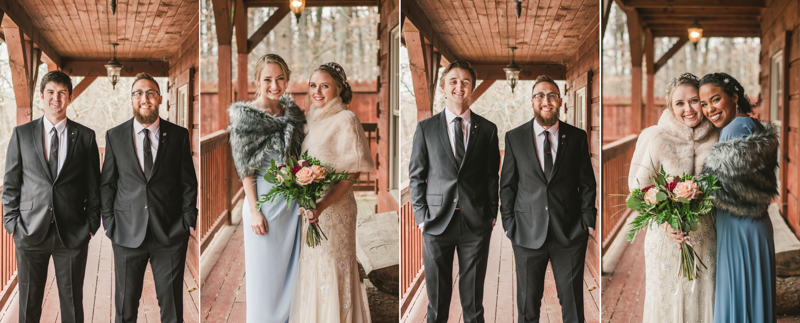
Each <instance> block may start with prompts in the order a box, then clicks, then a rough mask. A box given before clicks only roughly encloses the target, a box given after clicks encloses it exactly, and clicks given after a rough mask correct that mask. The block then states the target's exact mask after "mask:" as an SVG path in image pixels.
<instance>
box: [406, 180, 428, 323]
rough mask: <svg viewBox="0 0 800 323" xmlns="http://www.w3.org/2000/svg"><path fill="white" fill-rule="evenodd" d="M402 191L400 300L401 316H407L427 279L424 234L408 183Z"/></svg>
mask: <svg viewBox="0 0 800 323" xmlns="http://www.w3.org/2000/svg"><path fill="white" fill-rule="evenodd" d="M401 187H402V189H401V191H400V205H401V206H400V239H401V242H400V243H401V245H402V246H401V248H400V287H401V288H403V298H402V299H401V300H400V313H401V314H400V315H401V317H402V315H403V314H405V312H406V310H407V309H408V306H409V305H410V304H411V300H412V299H413V298H414V295H415V294H416V293H417V290H418V289H419V286H420V285H421V283H422V281H423V280H424V279H425V271H424V270H422V269H423V268H422V265H423V262H422V232H421V231H420V230H419V229H418V228H417V225H416V221H414V208H413V207H412V206H411V198H410V195H409V191H408V182H405V183H403V184H402V185H401Z"/></svg>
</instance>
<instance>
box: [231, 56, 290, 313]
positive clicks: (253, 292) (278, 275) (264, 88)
mask: <svg viewBox="0 0 800 323" xmlns="http://www.w3.org/2000/svg"><path fill="white" fill-rule="evenodd" d="M290 74H291V71H289V68H288V67H287V65H286V62H285V61H284V60H283V58H281V57H280V56H278V55H274V54H267V55H265V56H263V57H261V58H260V59H259V60H258V62H257V63H256V73H255V78H256V82H257V84H258V92H257V94H256V99H255V100H253V101H251V102H236V103H233V104H232V105H231V106H230V109H228V113H229V115H230V126H228V132H230V144H231V152H232V155H233V160H234V165H235V166H236V171H237V172H238V174H239V177H241V178H242V185H243V186H244V193H245V200H244V205H243V207H242V221H243V222H244V247H245V248H244V250H245V267H246V273H247V275H246V279H245V280H246V287H247V303H246V306H247V322H251V323H255V322H258V323H285V322H287V321H288V320H289V310H290V309H291V300H292V294H293V291H294V284H295V280H296V277H297V266H298V262H299V259H300V258H299V257H300V236H301V234H300V228H301V225H300V220H301V218H300V216H298V212H297V211H298V209H299V207H298V205H297V204H296V203H295V202H291V203H290V205H289V206H288V207H287V205H286V201H285V200H283V199H279V200H276V201H275V203H271V202H267V203H264V204H263V205H262V206H261V209H260V210H258V209H256V201H258V200H259V198H260V196H261V195H263V194H266V193H267V192H268V191H269V190H270V189H271V188H272V186H273V184H270V183H268V182H267V181H265V180H264V170H265V169H267V168H268V167H269V165H270V161H271V160H275V162H276V163H277V164H279V165H280V164H284V163H285V161H286V159H287V158H288V157H290V156H299V150H300V145H301V144H302V142H303V137H304V134H303V124H304V123H305V116H304V114H303V111H302V110H300V108H299V107H298V106H297V105H296V104H295V103H294V102H293V101H291V100H290V99H289V98H288V97H285V96H283V94H284V92H285V91H286V87H287V85H288V82H289V75H290Z"/></svg>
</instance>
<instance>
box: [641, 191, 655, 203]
mask: <svg viewBox="0 0 800 323" xmlns="http://www.w3.org/2000/svg"><path fill="white" fill-rule="evenodd" d="M657 194H658V190H652V189H651V190H647V193H644V200H645V201H646V202H647V203H650V204H652V205H656V204H657V203H658V197H656V195H657Z"/></svg>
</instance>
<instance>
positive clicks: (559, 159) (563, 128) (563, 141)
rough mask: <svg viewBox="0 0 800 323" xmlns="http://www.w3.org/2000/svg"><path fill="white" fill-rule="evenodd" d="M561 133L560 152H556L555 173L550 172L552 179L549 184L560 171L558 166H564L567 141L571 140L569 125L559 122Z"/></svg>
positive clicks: (548, 180) (559, 134) (559, 139)
mask: <svg viewBox="0 0 800 323" xmlns="http://www.w3.org/2000/svg"><path fill="white" fill-rule="evenodd" d="M558 127H559V131H558V136H559V137H561V138H558V152H556V160H554V161H553V171H551V172H550V178H548V179H547V182H550V180H552V179H553V175H555V174H556V172H557V171H558V166H559V165H561V164H563V162H564V161H563V159H564V154H566V150H567V149H566V147H567V140H568V139H569V138H570V134H569V133H568V132H569V128H567V124H566V123H563V122H559V126H558Z"/></svg>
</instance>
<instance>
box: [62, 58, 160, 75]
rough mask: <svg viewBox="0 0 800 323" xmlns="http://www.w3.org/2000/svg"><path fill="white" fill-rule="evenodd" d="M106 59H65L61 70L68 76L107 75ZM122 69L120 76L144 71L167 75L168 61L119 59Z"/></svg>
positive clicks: (151, 73)
mask: <svg viewBox="0 0 800 323" xmlns="http://www.w3.org/2000/svg"><path fill="white" fill-rule="evenodd" d="M106 63H108V62H107V61H79V60H65V61H63V65H62V67H61V70H62V71H64V73H67V75H70V76H108V72H107V71H106V68H105V64H106ZM120 63H121V64H122V70H120V72H119V74H120V76H122V77H132V76H136V74H138V73H141V72H145V73H148V74H150V75H152V76H153V77H167V76H169V62H159V61H120Z"/></svg>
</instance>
